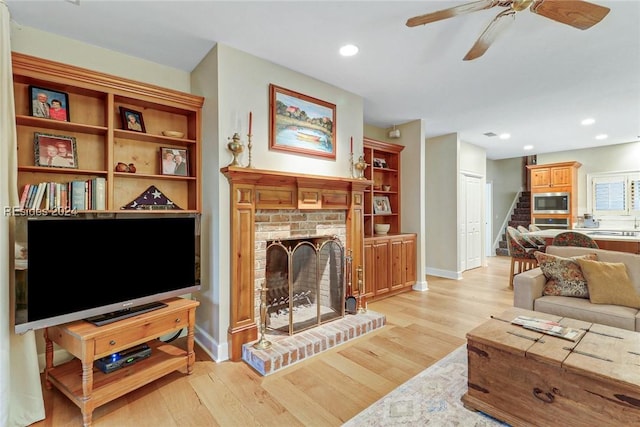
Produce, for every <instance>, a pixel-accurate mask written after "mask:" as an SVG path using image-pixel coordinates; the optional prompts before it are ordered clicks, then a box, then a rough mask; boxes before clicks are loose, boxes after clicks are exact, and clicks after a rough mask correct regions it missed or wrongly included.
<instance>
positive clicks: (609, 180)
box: [591, 172, 640, 216]
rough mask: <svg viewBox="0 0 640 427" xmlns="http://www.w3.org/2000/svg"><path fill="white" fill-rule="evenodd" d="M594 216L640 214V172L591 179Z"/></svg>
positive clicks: (594, 176) (598, 176) (595, 176)
mask: <svg viewBox="0 0 640 427" xmlns="http://www.w3.org/2000/svg"><path fill="white" fill-rule="evenodd" d="M591 206H593V214H594V215H600V216H602V215H638V214H640V172H633V173H621V174H611V175H593V176H592V177H591Z"/></svg>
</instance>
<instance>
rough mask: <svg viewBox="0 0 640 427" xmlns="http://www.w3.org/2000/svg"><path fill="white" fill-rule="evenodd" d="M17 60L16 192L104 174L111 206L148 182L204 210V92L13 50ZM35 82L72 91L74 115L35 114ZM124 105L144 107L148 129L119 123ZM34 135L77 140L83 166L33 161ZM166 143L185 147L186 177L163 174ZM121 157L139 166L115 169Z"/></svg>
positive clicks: (187, 209)
mask: <svg viewBox="0 0 640 427" xmlns="http://www.w3.org/2000/svg"><path fill="white" fill-rule="evenodd" d="M12 65H13V89H14V99H15V111H16V133H17V148H18V183H17V184H18V191H19V192H21V191H22V189H23V188H24V187H25V185H27V184H37V183H40V182H57V183H68V182H70V181H74V180H86V179H88V178H93V177H104V178H105V179H106V193H105V202H106V206H107V211H117V209H118V208H119V207H120V206H124V205H125V204H127V203H129V202H130V201H132V200H134V199H135V198H136V197H138V196H139V195H140V194H141V193H142V192H143V191H144V190H146V189H147V188H149V187H150V186H151V185H155V186H156V187H158V189H159V190H160V191H162V192H163V193H164V194H165V195H166V196H167V197H168V198H170V199H171V200H172V201H173V202H174V203H175V204H177V205H178V206H180V207H181V208H183V209H184V212H199V211H200V210H201V203H202V202H201V199H202V195H201V178H202V177H201V174H200V165H201V162H202V154H201V144H200V139H201V114H202V105H203V104H204V98H203V97H201V96H196V95H191V94H188V93H184V92H179V91H175V90H172V89H165V88H161V87H158V86H154V85H149V84H146V83H143V82H136V81H132V80H127V79H123V78H120V77H117V76H111V75H107V74H103V73H99V72H95V71H91V70H88V69H84V68H79V67H75V66H71V65H67V64H63V63H59V62H53V61H49V60H46V59H41V58H36V57H33V56H28V55H23V54H20V53H16V52H13V53H12ZM32 86H35V87H38V88H41V89H43V90H45V91H46V90H51V91H54V92H57V93H64V94H65V95H67V96H68V99H66V100H65V102H68V105H64V106H63V107H64V108H66V109H67V112H68V117H69V120H70V121H64V120H55V119H49V118H41V117H34V116H31V113H30V105H31V102H32V99H31V90H30V87H32ZM65 98H67V97H65ZM121 107H124V108H130V109H133V110H134V111H139V112H140V114H141V118H142V120H143V122H144V125H145V126H144V128H145V131H146V132H135V131H130V130H125V129H122V119H121V117H122V116H121ZM165 130H175V131H179V132H183V133H184V135H185V137H184V138H174V137H168V136H164V135H162V132H163V131H165ZM35 133H44V134H51V135H61V136H67V137H69V138H68V139H71V138H73V141H74V144H75V148H76V152H75V153H74V157H75V160H76V163H75V165H77V166H78V169H71V168H69V169H67V168H57V167H46V166H35V164H36V163H37V162H36V159H35V153H36V145H35V144H36V142H35V141H34V134H35ZM41 144H42V143H41ZM165 147H166V148H170V149H174V150H185V152H184V153H182V154H184V155H185V156H184V157H185V160H186V163H187V168H188V170H187V172H188V176H183V175H162V174H161V172H162V169H161V148H165ZM39 148H40V149H41V150H42V147H39ZM117 163H125V164H126V165H129V164H132V163H133V164H134V165H135V166H136V168H137V172H136V173H121V172H116V171H115V166H116V164H117ZM62 200H63V201H62V203H64V199H62ZM38 208H39V206H38V207H33V209H38ZM86 212H92V211H86ZM96 212H104V211H96ZM144 212H149V211H144ZM170 212H176V211H175V210H170Z"/></svg>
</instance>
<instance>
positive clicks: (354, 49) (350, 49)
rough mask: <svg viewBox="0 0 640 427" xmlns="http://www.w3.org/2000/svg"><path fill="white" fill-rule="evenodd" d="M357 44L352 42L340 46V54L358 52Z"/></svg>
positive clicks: (348, 54) (347, 54)
mask: <svg viewBox="0 0 640 427" xmlns="http://www.w3.org/2000/svg"><path fill="white" fill-rule="evenodd" d="M358 50H359V49H358V46H356V45H353V44H346V45H344V46H342V47H341V48H340V55H342V56H353V55H355V54H357V53H358Z"/></svg>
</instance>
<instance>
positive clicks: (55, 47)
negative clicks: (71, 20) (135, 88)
mask: <svg viewBox="0 0 640 427" xmlns="http://www.w3.org/2000/svg"><path fill="white" fill-rule="evenodd" d="M11 50H12V51H14V52H19V53H24V54H26V55H32V56H37V57H40V58H45V59H49V60H51V61H57V62H63V63H65V64H71V65H75V66H78V67H83V68H88V69H90V70H95V71H100V72H103V73H107V74H113V75H115V76H119V77H123V78H126V79H131V80H137V81H141V82H145V83H149V84H154V85H157V86H161V87H166V88H170V89H175V90H179V91H183V92H190V91H191V87H190V83H189V78H190V77H189V73H188V72H186V71H182V70H177V69H175V68H171V67H166V66H164V65H159V64H156V63H154V62H150V61H145V60H144V59H140V58H136V57H134V56H129V55H124V54H122V53H118V52H114V51H111V50H108V49H103V48H99V47H96V46H92V45H89V44H86V43H82V42H78V41H76V40H72V39H70V38H66V37H62V36H58V35H55V34H51V33H46V32H43V31H40V30H36V29H33V28H29V27H25V26H22V25H18V24H16V23H15V21H11Z"/></svg>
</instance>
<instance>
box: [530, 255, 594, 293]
mask: <svg viewBox="0 0 640 427" xmlns="http://www.w3.org/2000/svg"><path fill="white" fill-rule="evenodd" d="M534 256H535V257H536V260H537V261H538V265H539V266H540V269H541V270H542V272H543V273H544V276H545V277H546V278H547V284H546V285H545V287H544V290H543V292H542V293H543V295H559V296H565V297H576V298H589V288H587V280H586V279H585V278H584V275H583V274H582V269H581V268H580V264H578V263H577V262H576V261H575V260H576V259H578V258H580V259H586V260H591V261H595V260H597V259H598V255H596V254H585V255H580V256H575V257H571V258H563V257H559V256H556V255H551V254H547V253H544V252H540V251H536V252H535V253H534Z"/></svg>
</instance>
